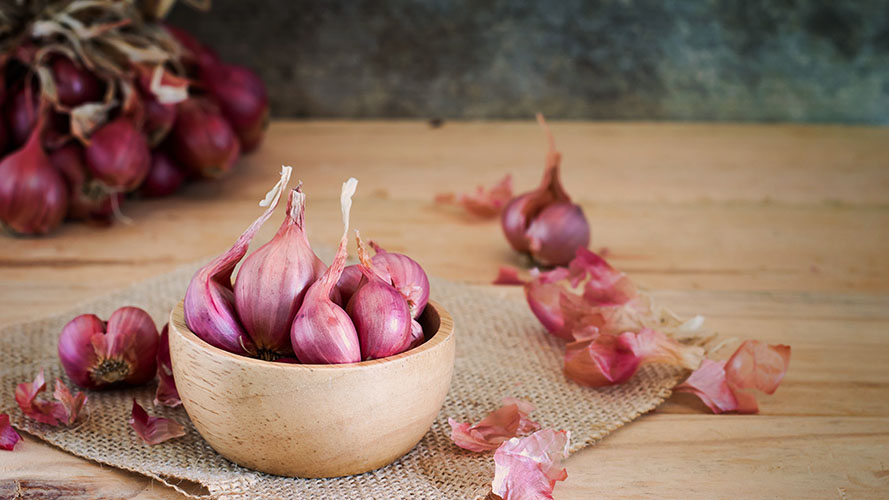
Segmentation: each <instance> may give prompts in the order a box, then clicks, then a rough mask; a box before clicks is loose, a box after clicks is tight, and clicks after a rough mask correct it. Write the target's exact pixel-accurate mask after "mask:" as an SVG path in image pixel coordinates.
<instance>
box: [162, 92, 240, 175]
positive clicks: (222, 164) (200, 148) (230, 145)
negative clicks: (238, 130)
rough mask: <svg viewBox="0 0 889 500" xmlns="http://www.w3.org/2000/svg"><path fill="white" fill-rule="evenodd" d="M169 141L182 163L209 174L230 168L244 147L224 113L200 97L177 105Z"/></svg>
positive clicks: (200, 172)
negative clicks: (239, 142) (241, 145)
mask: <svg viewBox="0 0 889 500" xmlns="http://www.w3.org/2000/svg"><path fill="white" fill-rule="evenodd" d="M170 145H171V147H172V151H173V154H174V156H175V157H176V159H177V160H179V163H180V164H181V165H182V166H184V167H186V168H188V169H189V170H191V171H193V172H194V173H197V174H200V175H201V176H203V177H206V178H214V177H219V176H221V175H223V174H225V173H226V172H228V171H229V170H231V169H232V167H233V166H234V164H235V160H237V159H238V154H239V153H240V151H241V147H240V145H239V144H238V138H237V136H236V135H235V132H234V131H233V130H232V128H231V126H230V125H229V123H228V121H226V119H225V117H223V116H222V114H221V113H220V112H219V110H218V109H217V108H216V106H214V105H213V103H211V102H209V101H207V100H206V99H199V98H189V99H186V100H185V101H183V102H180V103H179V104H178V105H177V107H176V123H175V124H174V125H173V129H172V130H171V131H170Z"/></svg>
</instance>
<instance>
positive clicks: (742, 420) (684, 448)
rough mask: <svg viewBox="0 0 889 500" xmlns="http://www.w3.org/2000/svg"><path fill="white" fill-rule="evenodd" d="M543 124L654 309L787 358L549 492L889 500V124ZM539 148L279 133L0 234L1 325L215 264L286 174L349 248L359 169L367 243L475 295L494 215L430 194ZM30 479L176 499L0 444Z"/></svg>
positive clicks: (446, 132)
mask: <svg viewBox="0 0 889 500" xmlns="http://www.w3.org/2000/svg"><path fill="white" fill-rule="evenodd" d="M551 125H552V128H553V131H554V133H555V135H556V139H557V142H558V145H559V148H560V149H561V150H562V152H563V156H564V162H563V165H564V177H565V180H566V184H567V187H568V190H569V192H570V193H571V194H572V195H573V196H574V197H575V199H576V200H578V201H579V202H580V203H581V204H582V205H583V206H584V209H585V211H586V213H587V215H588V218H589V219H590V221H591V223H592V226H593V244H592V247H593V248H594V249H599V248H602V247H607V249H608V251H609V259H611V260H612V262H613V263H614V264H615V265H616V266H617V267H619V268H621V269H623V270H626V271H627V272H629V273H630V274H631V275H632V277H633V278H634V279H635V280H636V281H637V282H639V283H640V284H641V285H643V286H646V287H648V288H651V289H654V290H656V293H655V295H656V297H657V298H658V299H659V300H660V301H661V302H663V303H665V304H668V305H669V306H670V307H671V308H673V309H675V310H677V311H678V312H681V313H685V314H689V313H701V314H704V315H706V316H707V317H708V321H709V322H710V324H711V326H713V327H715V328H716V329H717V330H718V331H719V332H720V333H722V334H724V335H725V336H728V337H737V338H739V339H742V338H758V339H762V340H766V341H770V342H784V343H788V344H790V345H792V346H793V359H792V362H791V369H790V371H789V373H788V375H787V378H786V379H785V382H784V384H783V385H782V386H781V388H780V389H779V390H778V392H777V393H776V394H775V395H774V396H771V397H763V398H761V400H760V403H761V409H762V413H761V414H760V415H756V416H724V415H723V416H713V415H709V414H708V413H707V411H706V409H705V408H704V407H703V406H702V405H701V404H700V403H698V402H696V401H695V400H694V399H693V398H691V397H689V396H687V395H678V396H676V397H674V398H671V399H670V400H669V401H668V402H667V403H665V404H664V405H662V406H661V407H660V408H659V409H658V410H657V411H655V412H653V413H652V414H650V415H647V416H645V417H643V418H642V419H640V421H638V422H636V423H633V424H631V425H629V426H626V427H624V428H622V429H621V430H619V431H618V432H616V433H615V434H613V435H612V436H610V437H608V438H607V439H605V440H604V441H603V442H602V443H600V444H599V445H597V446H595V447H591V448H590V449H587V450H584V451H583V452H581V453H579V454H577V455H576V456H574V457H572V458H571V459H570V460H569V461H568V473H569V478H568V480H567V481H566V482H565V483H562V484H559V486H558V487H557V488H556V498H557V499H560V500H570V499H588V498H613V497H621V498H677V497H682V498H701V499H712V498H739V497H741V498H830V499H843V498H848V499H858V498H887V497H889V434H887V433H889V431H887V429H889V364H887V360H889V338H887V337H889V251H887V250H889V130H887V129H885V128H876V127H875V128H868V127H845V126H799V125H713V124H699V125H698V124H650V123H622V124H598V123H565V122H556V123H553V124H551ZM544 148H545V142H544V139H543V137H542V135H541V133H540V131H539V130H538V128H537V127H536V125H534V124H532V123H531V122H527V123H496V122H494V123H488V122H484V123H446V124H445V125H444V127H441V128H438V129H432V128H429V127H428V126H427V125H426V124H425V123H421V122H357V123H356V122H282V123H275V124H274V125H273V126H272V128H271V129H270V131H269V135H268V140H267V142H266V144H265V145H264V146H263V148H261V150H260V151H259V152H258V153H257V154H255V155H253V156H251V157H248V158H246V159H245V160H244V161H243V162H242V164H241V165H240V166H239V168H238V169H237V171H236V172H234V173H233V175H232V176H230V177H229V178H227V179H223V180H221V181H218V182H213V183H205V184H199V185H193V186H189V187H188V188H187V189H185V190H184V191H183V192H182V193H180V194H179V195H177V196H175V197H173V198H169V199H164V200H144V201H134V202H132V203H128V204H126V205H125V206H124V211H125V212H126V214H127V215H128V216H130V217H132V218H133V219H134V220H135V224H133V225H132V226H126V225H122V224H118V225H116V226H114V227H112V228H109V229H107V230H102V229H95V228H89V227H84V226H78V225H67V226H65V227H64V228H63V229H62V230H61V231H59V232H58V234H56V235H54V236H53V237H51V238H45V239H11V238H3V239H0V323H8V322H13V321H20V320H24V319H28V318H31V317H35V316H39V315H42V314H48V313H52V312H55V311H57V310H59V309H61V308H67V307H70V306H72V305H74V304H76V303H78V302H80V301H82V300H85V299H88V298H90V297H94V296H96V295H99V294H103V293H105V292H107V291H108V290H110V289H114V288H118V287H121V286H125V285H127V284H130V283H132V282H134V281H137V280H139V279H142V278H146V277H149V276H151V275H154V274H157V273H161V272H164V271H168V270H171V269H173V268H174V267H176V266H178V265H180V264H183V263H186V262H191V261H193V260H195V259H197V258H201V257H205V256H208V255H212V254H215V253H218V252H219V251H220V250H221V249H223V248H224V247H226V246H227V245H229V244H231V242H232V241H233V239H234V238H235V237H236V236H237V235H238V234H239V233H240V232H241V230H242V229H243V228H244V227H246V226H247V225H248V224H249V223H250V222H251V221H252V220H253V218H254V217H255V216H256V213H257V207H256V203H257V202H258V200H259V199H260V198H261V197H262V195H263V194H264V193H265V191H266V190H267V189H268V187H269V185H270V184H271V183H272V182H273V181H274V180H275V179H276V178H277V176H276V171H277V170H278V169H279V167H280V165H281V164H282V163H286V164H290V165H293V166H294V172H295V176H296V177H299V178H302V180H303V181H304V182H305V188H306V191H307V193H308V208H307V217H308V225H309V232H310V236H311V239H312V241H313V242H315V243H316V244H325V245H327V246H332V245H334V244H335V243H336V242H337V240H338V238H339V235H340V232H341V231H342V228H341V226H340V222H339V221H338V218H339V208H338V204H337V196H338V192H339V187H340V183H341V182H342V181H343V180H344V179H345V178H346V177H348V176H350V175H354V176H356V177H357V178H358V179H359V180H360V184H359V187H358V193H357V195H356V197H355V205H354V209H353V225H354V226H355V227H358V228H360V229H361V231H362V235H364V236H366V237H367V238H373V239H376V240H378V241H379V242H381V243H382V244H384V245H385V246H387V247H388V248H390V249H392V250H398V251H405V252H407V253H410V254H411V255H412V256H413V257H415V258H416V259H417V260H419V261H420V262H421V263H422V264H423V265H424V266H425V267H426V269H427V270H428V271H429V273H430V274H434V275H438V276H443V277H447V278H450V279H456V280H464V281H468V282H472V283H478V284H479V285H481V286H484V285H485V284H486V283H488V282H490V280H491V279H493V277H494V275H495V274H496V270H497V266H499V265H501V264H504V263H509V264H516V265H518V264H521V261H520V260H519V259H518V258H517V257H516V256H514V255H513V254H512V253H510V251H509V250H508V248H507V246H506V244H505V242H504V240H503V237H502V235H501V234H500V229H499V227H498V224H497V223H496V222H491V221H479V220H475V219H472V218H469V217H467V216H464V215H463V214H461V213H460V212H459V211H457V210H454V209H451V208H448V207H440V206H435V205H433V203H432V202H431V200H432V197H433V195H434V194H435V193H436V192H440V191H448V190H454V191H463V190H469V189H471V188H472V187H473V186H474V185H475V184H477V183H490V182H493V181H495V180H497V179H499V178H500V177H501V176H502V175H504V174H505V173H507V172H511V173H512V174H513V177H514V182H515V185H516V187H517V189H518V190H520V191H521V190H525V189H529V188H531V187H532V186H533V185H535V184H536V183H537V181H538V178H539V175H540V169H541V165H542V160H543V155H544ZM276 226H277V224H275V223H270V224H268V225H267V226H266V228H265V229H264V230H263V234H261V235H260V236H259V238H257V240H258V241H262V240H264V239H266V238H267V237H269V236H270V235H271V234H272V233H273V231H274V228H275V227H276ZM169 241H176V242H177V245H175V247H173V246H171V245H169ZM501 293H503V294H504V296H513V295H514V296H519V295H520V293H519V291H518V290H515V289H506V288H503V289H501ZM22 485H30V486H28V487H29V488H32V491H42V490H39V488H45V487H48V486H47V485H50V486H49V487H56V488H75V489H74V490H72V491H75V492H78V491H86V493H84V494H81V493H73V494H74V495H75V498H76V495H81V496H83V495H89V496H90V497H95V498H102V496H103V495H105V496H106V497H119V498H169V499H173V498H182V497H181V496H179V495H178V494H175V493H173V492H171V491H169V490H167V489H164V488H163V487H161V486H159V485H157V484H154V483H152V482H151V481H148V480H145V479H142V478H139V477H137V476H133V475H129V474H124V473H121V472H119V471H115V470H112V469H108V468H103V467H100V466H98V465H95V464H92V463H90V462H87V461H84V460H81V459H78V458H76V457H72V456H70V455H67V454H65V453H62V452H60V451H58V450H55V449H53V448H51V447H49V446H46V445H44V444H41V443H39V442H36V441H34V440H31V439H27V440H26V441H25V443H24V444H23V445H22V447H21V448H19V449H17V450H16V452H14V453H0V492H2V493H0V496H2V495H5V494H6V493H5V492H7V491H18V490H16V488H20V487H21V486H22ZM34 488H38V489H34ZM77 488H79V489H77ZM26 498H27V497H26Z"/></svg>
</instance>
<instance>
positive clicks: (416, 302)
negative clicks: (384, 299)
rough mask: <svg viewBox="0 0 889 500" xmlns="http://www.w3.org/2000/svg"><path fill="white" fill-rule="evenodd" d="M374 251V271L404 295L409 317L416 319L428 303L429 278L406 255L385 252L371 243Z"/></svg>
mask: <svg viewBox="0 0 889 500" xmlns="http://www.w3.org/2000/svg"><path fill="white" fill-rule="evenodd" d="M371 246H372V247H373V248H374V250H375V251H376V255H374V256H373V265H374V270H375V271H376V272H377V274H379V275H380V277H381V278H382V279H383V280H384V281H386V282H388V283H391V284H392V286H394V287H395V289H396V290H398V291H399V292H401V294H402V295H404V298H405V299H407V303H408V305H409V306H410V309H411V317H414V318H418V317H420V314H422V313H423V309H424V308H425V307H426V303H427V302H429V277H428V276H426V271H424V270H423V267H422V266H420V264H418V263H417V261H415V260H414V259H412V258H410V257H408V256H407V255H404V254H400V253H395V252H387V251H386V250H384V249H383V248H382V247H381V246H379V245H377V244H376V243H374V242H371Z"/></svg>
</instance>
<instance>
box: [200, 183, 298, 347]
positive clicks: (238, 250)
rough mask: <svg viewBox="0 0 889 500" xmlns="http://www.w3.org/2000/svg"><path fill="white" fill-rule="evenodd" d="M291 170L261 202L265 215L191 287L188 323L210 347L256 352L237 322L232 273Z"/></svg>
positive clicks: (213, 262) (263, 221) (216, 259)
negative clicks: (264, 208)
mask: <svg viewBox="0 0 889 500" xmlns="http://www.w3.org/2000/svg"><path fill="white" fill-rule="evenodd" d="M291 171H292V168H291V167H281V179H280V180H278V183H277V184H275V186H274V187H272V189H271V191H269V192H268V194H266V197H265V199H263V200H262V201H261V202H259V205H260V206H264V207H266V210H265V212H263V214H262V215H260V216H259V218H258V219H256V220H255V221H254V222H253V224H251V225H250V227H248V228H247V230H246V231H244V233H243V234H241V236H240V237H239V238H238V240H237V241H236V242H235V244H234V245H233V246H232V247H231V248H230V249H228V250H227V251H226V252H225V253H223V254H222V255H219V256H218V257H216V258H215V259H213V260H212V261H211V262H210V263H209V264H207V265H206V266H204V267H202V268H201V269H199V270H198V271H197V272H196V273H195V275H194V276H193V277H192V278H191V282H189V284H188V289H187V290H186V292H185V304H184V306H185V307H184V308H185V323H186V324H187V325H188V328H189V329H190V330H191V331H192V332H194V334H195V335H197V336H198V337H200V338H201V339H203V340H204V341H206V342H207V343H209V344H210V345H213V346H215V347H218V348H220V349H224V350H226V351H229V352H233V353H235V354H244V355H247V354H251V353H254V352H255V351H256V346H255V345H254V344H253V341H252V340H251V339H250V337H249V336H248V335H247V333H246V332H245V331H244V328H243V327H242V326H241V322H240V320H239V319H238V315H237V311H236V309H235V294H234V289H233V287H232V272H233V271H234V270H235V266H237V265H238V262H240V260H241V259H242V258H244V255H246V254H247V247H249V246H250V241H251V240H253V237H254V236H255V235H256V232H257V231H259V228H260V227H262V225H263V223H265V221H267V220H268V218H269V217H271V215H272V212H274V210H275V207H276V206H277V205H278V200H279V199H280V198H281V193H282V192H283V191H284V189H285V188H286V186H287V182H288V181H289V180H290V173H291Z"/></svg>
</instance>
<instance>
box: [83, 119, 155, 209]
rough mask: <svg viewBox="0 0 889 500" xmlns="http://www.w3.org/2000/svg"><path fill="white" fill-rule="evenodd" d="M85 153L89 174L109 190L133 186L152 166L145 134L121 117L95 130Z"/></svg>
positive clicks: (139, 181) (124, 189)
mask: <svg viewBox="0 0 889 500" xmlns="http://www.w3.org/2000/svg"><path fill="white" fill-rule="evenodd" d="M85 156H86V164H87V167H88V168H89V170H90V173H91V174H92V175H93V176H94V177H95V178H96V179H98V180H99V181H100V182H102V183H103V184H104V185H105V186H107V187H108V188H109V189H110V190H111V191H132V190H133V189H136V188H137V187H138V186H139V184H140V183H141V182H142V180H143V179H145V176H146V175H148V171H149V169H150V168H151V152H150V151H149V150H148V142H146V140H145V136H143V135H142V132H140V131H139V129H137V128H136V127H135V126H134V125H133V122H131V121H130V120H129V119H127V118H124V117H120V118H117V119H116V120H113V121H110V122H108V123H106V124H105V125H102V127H100V128H99V129H98V130H96V131H95V132H94V133H93V135H91V136H90V143H89V146H87V147H86V150H85Z"/></svg>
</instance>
